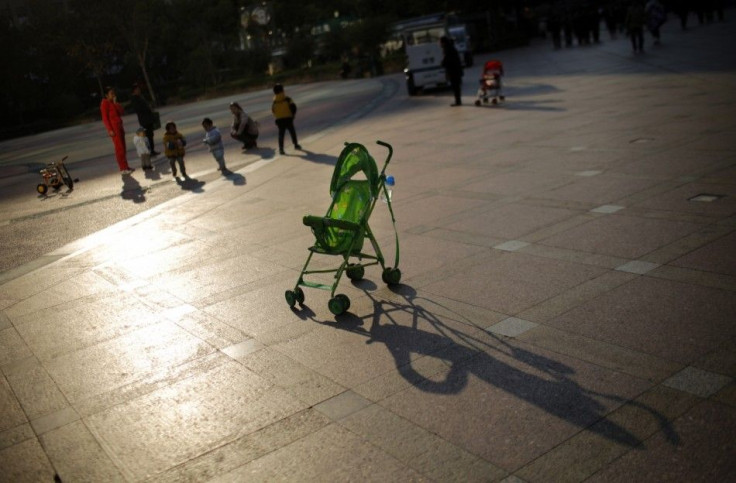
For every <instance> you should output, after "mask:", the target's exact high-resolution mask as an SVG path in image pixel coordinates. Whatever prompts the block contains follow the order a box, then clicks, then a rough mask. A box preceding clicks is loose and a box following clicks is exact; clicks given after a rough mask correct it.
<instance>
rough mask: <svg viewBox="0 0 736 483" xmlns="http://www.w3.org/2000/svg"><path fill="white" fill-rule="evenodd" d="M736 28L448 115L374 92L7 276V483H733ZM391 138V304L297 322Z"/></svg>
mask: <svg viewBox="0 0 736 483" xmlns="http://www.w3.org/2000/svg"><path fill="white" fill-rule="evenodd" d="M735 15H736V12H734V11H733V10H728V11H727V12H726V18H727V22H725V23H713V24H708V25H698V24H697V22H696V21H694V19H693V18H691V24H692V25H691V27H690V29H689V30H688V31H681V30H680V28H679V25H678V24H677V22H676V21H675V19H671V21H670V22H668V23H667V24H666V26H665V28H664V30H663V38H662V45H660V46H652V45H651V42H650V40H649V39H648V40H647V44H646V46H645V50H646V52H645V53H644V54H641V55H634V54H633V53H632V52H631V47H630V45H629V43H628V40H627V39H625V38H618V39H615V40H611V39H609V38H608V36H607V34H605V33H604V34H603V35H602V37H603V43H602V44H600V45H594V46H590V47H572V48H566V49H561V50H558V51H555V50H553V49H552V45H551V41H549V40H548V41H547V42H546V43H542V41H541V40H540V41H538V42H536V43H534V44H533V45H531V46H529V47H525V48H519V49H514V50H509V51H504V52H498V53H495V54H493V56H494V57H498V58H500V59H501V60H502V61H503V62H504V65H505V69H506V77H505V82H506V96H507V100H506V102H505V104H501V105H500V106H481V107H475V106H473V105H472V103H473V101H474V100H475V99H474V95H475V88H476V85H477V79H478V76H479V73H480V70H479V68H480V67H479V66H478V65H476V66H475V67H474V68H473V69H469V70H468V71H467V72H466V77H465V81H464V98H463V101H464V103H465V104H466V105H465V106H463V107H461V108H450V107H449V104H450V102H451V97H450V94H449V93H448V92H429V93H425V94H424V95H421V96H418V97H411V98H410V97H408V96H407V95H406V93H405V88H404V85H403V79H402V77H401V76H400V75H392V76H386V77H381V78H376V79H366V80H364V81H362V82H375V83H379V84H380V85H381V86H382V94H381V96H382V97H381V99H385V98H388V99H389V100H388V102H380V100H381V99H379V100H378V101H377V102H376V103H375V104H370V105H366V107H365V109H364V110H362V111H361V115H360V116H354V117H353V118H350V119H347V120H345V122H343V123H341V124H339V125H334V126H333V127H331V128H330V129H326V130H324V131H322V132H320V133H319V134H316V135H312V136H310V137H308V138H305V139H300V141H301V143H302V146H303V147H304V149H305V150H306V151H305V152H296V153H291V154H290V155H286V156H277V157H274V158H272V159H269V160H263V161H261V162H257V163H254V164H251V165H249V166H247V167H245V168H243V169H241V170H240V171H238V172H237V173H235V174H234V175H232V176H231V177H230V178H223V179H221V180H219V181H217V182H210V183H207V185H205V187H204V189H203V190H199V191H197V190H195V191H192V192H187V193H185V194H182V195H181V196H178V197H176V198H174V199H171V200H170V201H168V202H165V203H163V204H161V205H158V206H156V207H154V208H152V209H151V210H148V211H145V212H144V213H141V214H139V215H136V216H135V217H133V218H130V219H128V220H126V221H124V222H122V223H119V224H116V225H114V226H111V227H110V228H108V229H106V230H103V231H101V232H99V233H96V234H94V235H92V236H89V237H86V238H84V239H80V240H78V241H76V242H74V243H71V244H69V245H67V246H64V247H62V248H60V249H58V250H57V251H55V252H53V253H50V254H48V255H47V256H45V257H43V259H42V260H40V261H39V262H38V263H34V264H31V265H29V266H27V267H26V269H25V270H24V269H21V270H16V271H14V276H13V277H5V278H3V280H2V284H1V285H0V370H1V371H2V377H0V413H1V414H2V417H1V418H0V480H1V481H9V482H23V481H30V482H37V481H48V482H51V481H53V479H54V475H58V477H59V478H61V480H62V481H64V482H78V481H93V482H103V481H104V482H110V481H145V480H151V481H218V482H220V481H223V482H224V481H233V482H240V481H272V480H278V481H300V482H301V481H381V482H386V481H401V482H404V481H441V482H444V481H462V482H466V481H504V482H509V483H511V482H549V481H565V482H567V481H569V482H577V481H595V482H597V481H605V482H609V481H622V482H629V481H647V482H650V481H683V482H692V481H733V480H734V479H736V457H735V455H736V438H734V435H735V434H736V383H735V382H734V377H736V323H735V320H736V316H735V315H734V314H736V216H735V215H736V49H735V48H734V46H735V45H736V29H735V28H734V25H736V24H735V23H734V19H735V18H736V17H735ZM489 58H491V56H490V54H489V55H486V56H484V57H479V58H478V59H476V60H477V62H479V63H480V62H482V61H483V60H487V59H489ZM350 82H353V81H350ZM356 82H357V81H356ZM302 109H304V107H303V106H300V110H302ZM376 140H383V141H386V142H388V143H390V144H392V145H393V147H394V157H393V159H392V161H391V164H390V165H389V168H388V173H389V174H391V175H393V176H394V177H395V178H396V186H395V187H394V193H393V199H394V204H393V207H394V210H395V214H396V220H397V228H398V233H399V240H400V261H399V267H400V269H401V271H402V273H403V277H402V280H401V284H400V285H398V286H396V287H387V286H386V285H385V284H384V283H383V282H382V281H381V273H380V270H378V269H377V268H376V267H372V268H368V269H367V270H366V276H365V279H364V280H362V281H360V282H351V281H350V280H348V279H347V278H344V279H343V280H342V281H341V283H340V288H339V292H341V293H345V294H346V295H348V296H349V297H350V299H351V301H352V304H351V306H350V309H349V311H348V313H346V314H344V315H340V316H337V317H335V316H333V315H332V314H331V313H330V311H329V310H328V307H327V301H328V298H329V293H327V292H324V291H320V290H313V289H305V294H306V300H305V302H304V305H303V306H300V305H297V306H296V307H295V309H294V310H292V309H290V308H289V306H288V305H287V303H286V302H285V300H284V292H285V290H287V289H291V288H293V287H294V283H295V282H296V278H297V277H298V275H299V271H300V269H301V267H302V265H303V264H304V261H305V260H306V257H307V254H308V252H307V248H308V247H309V246H310V245H311V244H312V243H313V236H312V234H311V233H310V231H309V229H308V228H307V227H305V226H304V225H303V224H302V217H303V215H305V214H308V213H309V214H317V215H321V214H323V213H324V212H325V210H326V208H327V206H328V204H329V201H330V200H329V192H328V191H329V181H330V177H331V175H332V169H333V166H334V162H335V160H336V158H337V156H338V155H339V153H340V151H341V149H342V146H343V143H344V142H345V141H351V142H359V143H362V144H364V145H366V147H368V149H369V150H370V152H371V153H372V154H373V155H374V157H375V158H376V160H377V161H378V162H379V165H380V164H382V162H383V160H384V157H385V153H386V151H385V149H384V148H382V147H380V146H378V145H376V144H375V141H376ZM272 141H273V143H274V145H275V140H272ZM259 143H260V140H259ZM203 155H204V154H203ZM137 175H138V172H136V173H134V175H133V176H137ZM80 189H82V188H81V187H80ZM121 202H123V201H122V200H121ZM385 207H386V205H383V204H380V203H379V204H378V205H377V207H376V210H375V212H374V214H373V216H372V217H371V220H370V223H371V227H372V229H373V231H374V232H375V233H376V235H377V238H378V240H379V242H380V244H381V247H382V249H383V250H384V252H385V255H386V257H387V259H388V261H389V263H390V264H393V262H394V259H395V258H394V257H395V247H394V242H393V229H392V224H391V219H390V216H389V213H388V210H386V208H385ZM333 262H334V259H329V258H326V259H322V260H321V262H320V263H322V264H324V266H328V267H329V266H331V265H333V264H334V263H333Z"/></svg>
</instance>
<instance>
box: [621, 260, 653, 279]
mask: <svg viewBox="0 0 736 483" xmlns="http://www.w3.org/2000/svg"><path fill="white" fill-rule="evenodd" d="M659 266H660V265H659V264H658V263H652V262H645V261H643V260H632V261H630V262H628V263H624V264H623V265H619V266H618V267H616V270H617V271H619V272H628V273H636V274H639V275H644V274H645V273H647V272H651V271H652V270H654V269H655V268H657V267H659Z"/></svg>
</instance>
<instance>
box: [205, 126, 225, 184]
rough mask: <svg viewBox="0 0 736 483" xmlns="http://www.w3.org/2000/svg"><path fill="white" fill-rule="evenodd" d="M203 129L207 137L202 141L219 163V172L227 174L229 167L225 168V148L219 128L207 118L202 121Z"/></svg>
mask: <svg viewBox="0 0 736 483" xmlns="http://www.w3.org/2000/svg"><path fill="white" fill-rule="evenodd" d="M202 127H203V128H204V131H205V135H204V140H203V141H202V142H203V143H205V144H206V145H207V147H208V148H209V150H210V153H211V154H212V157H213V158H215V161H217V166H218V167H217V170H218V171H222V172H223V174H224V173H227V172H228V170H227V167H225V146H224V145H223V144H222V135H221V134H220V130H219V129H217V126H215V124H214V123H213V122H212V119H210V118H209V117H205V118H204V119H203V120H202Z"/></svg>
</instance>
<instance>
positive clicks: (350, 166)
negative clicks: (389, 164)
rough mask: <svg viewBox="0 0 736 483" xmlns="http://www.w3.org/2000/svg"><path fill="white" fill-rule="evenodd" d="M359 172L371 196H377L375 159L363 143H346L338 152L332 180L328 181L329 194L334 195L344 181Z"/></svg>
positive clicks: (377, 177) (377, 185)
mask: <svg viewBox="0 0 736 483" xmlns="http://www.w3.org/2000/svg"><path fill="white" fill-rule="evenodd" d="M360 172H362V173H363V174H364V175H365V179H366V180H368V186H369V189H370V193H371V196H372V197H373V198H375V197H376V196H378V189H379V187H380V185H379V176H378V167H377V166H376V161H375V160H374V159H373V157H372V156H371V155H370V154H369V153H368V150H367V149H366V148H365V147H364V146H363V145H361V144H358V143H352V144H348V145H347V146H346V147H345V148H344V149H343V150H342V152H341V153H340V157H339V158H338V159H337V163H336V164H335V170H334V171H333V173H332V181H331V182H330V196H333V197H334V196H335V193H337V192H338V191H340V189H342V187H343V186H344V185H345V183H347V182H348V181H350V180H351V179H353V176H355V175H356V174H358V173H360Z"/></svg>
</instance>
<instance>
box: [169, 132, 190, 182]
mask: <svg viewBox="0 0 736 483" xmlns="http://www.w3.org/2000/svg"><path fill="white" fill-rule="evenodd" d="M186 145H187V140H186V139H185V138H184V136H183V135H182V133H180V132H179V131H177V130H176V124H175V123H174V121H169V122H167V123H166V132H165V133H164V154H165V155H166V157H167V158H168V160H169V166H171V175H172V176H173V177H174V178H176V174H177V171H176V165H177V164H178V165H179V171H181V175H182V176H183V177H184V178H188V177H189V176H187V170H186V166H185V165H184V154H186Z"/></svg>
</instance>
